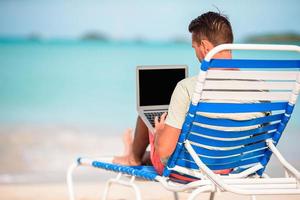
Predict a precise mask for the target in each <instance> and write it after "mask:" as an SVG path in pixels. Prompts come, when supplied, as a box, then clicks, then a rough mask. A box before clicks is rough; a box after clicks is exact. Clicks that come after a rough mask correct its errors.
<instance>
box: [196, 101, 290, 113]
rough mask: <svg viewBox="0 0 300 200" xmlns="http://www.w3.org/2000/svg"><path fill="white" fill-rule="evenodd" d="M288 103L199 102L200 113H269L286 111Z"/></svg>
mask: <svg viewBox="0 0 300 200" xmlns="http://www.w3.org/2000/svg"><path fill="white" fill-rule="evenodd" d="M287 105H288V102H274V103H209V102H199V103H198V106H197V111H198V112H211V113H246V112H269V111H275V110H285V109H286V108H287Z"/></svg>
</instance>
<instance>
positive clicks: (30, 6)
mask: <svg viewBox="0 0 300 200" xmlns="http://www.w3.org/2000/svg"><path fill="white" fill-rule="evenodd" d="M215 7H217V8H218V9H219V10H220V11H221V12H222V13H224V14H226V15H228V17H229V19H230V21H231V23H232V26H233V30H234V34H235V38H236V39H237V40H241V39H243V38H245V37H246V36H247V35H249V34H257V33H271V32H276V33H277V32H296V33H300V14H299V9H300V1H299V0H247V1H243V0H211V1H209V0H151V1H146V0H48V1H47V0H0V36H27V35H29V34H31V33H39V34H41V35H42V36H43V37H45V38H77V37H80V35H82V34H84V33H86V32H89V31H99V32H102V33H104V34H106V35H107V36H109V37H112V38H114V39H133V38H144V39H150V40H168V39H173V38H186V39H187V38H188V37H190V34H189V33H188V30H187V26H188V24H189V22H190V21H191V20H192V19H193V18H195V17H197V16H198V15H200V14H201V13H203V12H206V11H209V10H213V11H217V9H216V8H215Z"/></svg>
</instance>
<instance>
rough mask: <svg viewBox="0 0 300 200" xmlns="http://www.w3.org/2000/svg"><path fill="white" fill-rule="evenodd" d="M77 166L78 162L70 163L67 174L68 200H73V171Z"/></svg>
mask: <svg viewBox="0 0 300 200" xmlns="http://www.w3.org/2000/svg"><path fill="white" fill-rule="evenodd" d="M78 166H79V164H78V162H74V163H72V164H71V165H70V167H69V169H68V172H67V185H68V192H69V200H75V195H74V187H73V171H74V169H75V168H76V167H78Z"/></svg>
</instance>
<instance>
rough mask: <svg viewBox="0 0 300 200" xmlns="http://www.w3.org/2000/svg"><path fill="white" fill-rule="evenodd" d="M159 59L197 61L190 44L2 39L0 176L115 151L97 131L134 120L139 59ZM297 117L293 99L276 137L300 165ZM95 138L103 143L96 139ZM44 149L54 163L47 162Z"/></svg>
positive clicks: (192, 67) (194, 65)
mask: <svg viewBox="0 0 300 200" xmlns="http://www.w3.org/2000/svg"><path fill="white" fill-rule="evenodd" d="M280 55H282V54H280ZM234 56H235V57H236V58H243V57H248V56H251V57H263V58H274V59H276V58H278V56H279V53H278V52H275V53H274V52H266V53H265V54H264V55H262V54H260V53H257V52H244V53H240V52H237V53H234ZM284 57H285V58H289V59H293V58H298V59H300V57H299V55H298V54H295V53H284ZM164 64H166V65H172V64H186V65H188V66H189V75H190V76H193V75H196V74H197V73H198V68H199V62H198V61H197V59H196V57H195V55H194V50H193V49H192V47H191V45H190V44H185V43H178V44H175V43H132V42H122V43H117V42H115V43H114V42H92V41H91V42H88V41H59V40H58V41H22V40H0V136H1V133H8V135H6V136H5V137H4V136H3V137H1V140H0V144H1V145H0V156H1V158H2V160H3V165H2V164H1V166H0V182H1V174H3V173H4V175H5V177H7V176H6V175H7V173H8V174H10V175H11V174H15V173H19V172H33V171H41V170H42V173H45V172H46V171H48V172H49V171H50V172H53V171H60V172H64V171H65V169H66V165H67V164H68V163H70V161H71V160H72V159H73V158H74V157H75V155H77V154H78V152H83V153H87V154H90V153H92V154H95V155H96V154H97V155H103V152H105V153H109V152H111V151H113V149H115V150H120V147H117V146H115V147H113V146H112V145H114V141H113V142H111V143H110V142H108V141H109V140H108V139H107V140H105V141H104V140H103V141H102V140H101V139H99V137H100V136H101V135H103V134H106V135H112V136H113V137H116V138H118V137H119V136H118V134H120V132H121V131H122V130H123V129H125V128H127V127H134V125H135V120H136V116H137V114H136V84H135V81H136V80H135V70H136V66H138V65H164ZM298 101H299V100H298ZM298 104H299V102H298ZM299 122H300V106H299V105H298V106H296V108H295V111H294V116H293V119H292V120H291V122H290V123H289V125H288V127H287V129H288V130H287V131H286V132H287V136H286V137H284V138H283V139H282V141H281V142H280V148H281V150H282V151H283V153H284V154H286V155H287V158H288V159H291V160H292V161H293V164H296V167H298V168H300V160H299V159H297V157H295V155H296V154H299V149H298V146H297V144H298V141H299V139H300V135H299V134H300V123H299ZM24 124H26V125H27V126H25V127H24ZM49 124H50V126H49ZM51 124H60V125H66V127H73V126H76V127H93V126H97V127H100V128H101V130H103V131H99V132H97V133H96V135H95V134H94V135H93V134H90V136H89V137H87V134H89V133H87V132H84V131H83V132H84V134H83V135H81V136H79V135H78V134H77V133H78V131H76V130H75V131H74V130H73V129H72V130H70V129H69V128H66V127H63V128H61V127H58V128H57V127H54V128H53V127H51ZM30 126H33V127H34V128H28V127H30ZM7 127H8V128H7ZM11 127H12V128H11ZM18 127H19V128H18ZM37 127H38V128H37ZM45 127H46V128H45ZM47 127H48V128H47ZM49 127H50V128H49ZM83 130H84V128H83ZM30 132H33V133H32V134H30ZM79 132H80V131H79ZM43 134H44V135H45V137H43ZM76 134H77V135H76ZM2 135H4V134H2ZM14 135H18V136H16V137H14ZM82 141H84V142H82ZM99 141H100V142H101V145H104V146H105V145H106V147H107V148H104V149H103V148H101V147H100V146H101V145H100V146H99V143H98V145H97V142H99ZM81 143H85V144H86V146H80V145H82V144H81ZM5 145H6V146H5ZM109 146H111V148H112V149H111V150H110V148H109ZM116 148H117V149H116ZM112 154H114V153H112ZM45 155H47V157H48V158H50V159H52V158H53V160H54V161H55V162H54V161H53V162H52V163H51V164H49V163H48V162H47V160H45ZM12 156H13V157H15V159H14V160H12V159H11V158H12ZM32 163H39V166H42V167H38V168H37V166H36V165H34V164H32ZM51 176H52V174H51ZM9 177H10V176H9ZM61 177H63V176H61ZM26 179H27V178H26ZM5 180H6V179H5ZM9 180H11V179H9ZM62 180H63V179H62Z"/></svg>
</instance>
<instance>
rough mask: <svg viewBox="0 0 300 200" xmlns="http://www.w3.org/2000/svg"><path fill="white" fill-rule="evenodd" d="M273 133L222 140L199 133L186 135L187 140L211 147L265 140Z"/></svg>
mask: <svg viewBox="0 0 300 200" xmlns="http://www.w3.org/2000/svg"><path fill="white" fill-rule="evenodd" d="M273 135H274V132H271V133H265V134H260V135H257V136H253V137H250V138H247V139H242V140H236V141H222V140H214V139H209V138H205V137H202V136H199V135H194V134H190V135H189V137H188V140H190V141H193V142H195V143H199V144H204V145H208V146H213V147H236V146H241V145H248V144H251V143H255V142H258V141H262V140H266V139H269V138H272V137H273Z"/></svg>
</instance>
